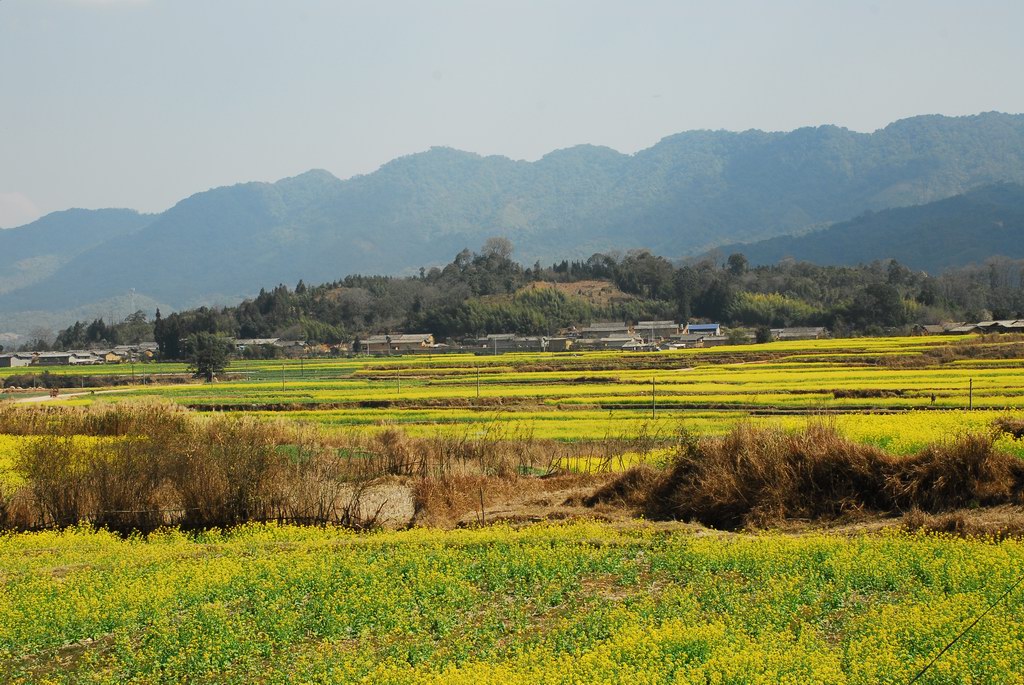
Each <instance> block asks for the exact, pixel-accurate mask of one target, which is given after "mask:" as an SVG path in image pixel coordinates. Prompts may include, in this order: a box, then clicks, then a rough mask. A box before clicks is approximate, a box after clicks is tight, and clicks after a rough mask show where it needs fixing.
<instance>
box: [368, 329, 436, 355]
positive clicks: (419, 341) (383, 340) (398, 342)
mask: <svg viewBox="0 0 1024 685" xmlns="http://www.w3.org/2000/svg"><path fill="white" fill-rule="evenodd" d="M433 346H434V336H433V335H431V334H430V333H395V334H393V335H372V336H370V337H369V338H367V339H366V340H364V341H362V343H361V348H362V349H360V350H359V351H360V352H366V353H368V354H390V353H392V352H422V351H425V350H429V349H430V348H432V347H433Z"/></svg>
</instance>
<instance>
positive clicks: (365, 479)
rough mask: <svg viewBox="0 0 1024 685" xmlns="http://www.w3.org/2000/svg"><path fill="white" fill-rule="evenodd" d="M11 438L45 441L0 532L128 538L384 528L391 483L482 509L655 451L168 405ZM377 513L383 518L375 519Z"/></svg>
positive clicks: (46, 413) (9, 417)
mask: <svg viewBox="0 0 1024 685" xmlns="http://www.w3.org/2000/svg"><path fill="white" fill-rule="evenodd" d="M0 434H8V435H20V436H35V437H33V439H31V440H29V441H26V444H25V446H24V447H23V448H22V451H21V452H20V454H19V456H18V458H17V463H16V464H15V471H16V473H17V476H18V477H19V479H20V480H21V481H23V483H24V484H23V485H21V486H20V487H18V488H17V489H15V490H13V491H11V490H10V489H8V491H7V492H6V493H5V492H0V527H7V528H21V529H25V528H40V527H49V526H64V525H71V524H75V523H78V522H81V521H88V522H91V523H93V524H96V525H100V526H106V527H108V528H110V529H113V530H121V531H126V530H142V531H146V530H152V529H154V528H157V527H159V526H164V525H180V526H183V527H187V528H204V527H211V526H229V525H235V524H238V523H242V522H246V521H254V520H288V521H297V522H309V523H325V522H333V523H342V524H348V525H356V526H360V525H362V526H365V525H372V524H373V523H374V522H375V519H376V517H377V516H378V515H381V514H385V515H386V514H387V512H386V511H382V509H381V508H380V507H384V508H388V509H392V508H394V506H396V504H397V503H396V502H395V501H391V502H385V501H384V499H386V497H382V496H381V495H380V493H379V492H377V490H379V489H380V488H379V481H380V480H381V479H382V478H387V477H398V478H399V480H401V481H402V484H403V487H404V491H401V492H400V491H399V490H397V489H395V488H394V487H392V488H391V490H390V491H389V492H390V493H391V495H390V496H391V497H392V500H395V499H402V498H405V499H407V500H408V507H407V509H409V510H411V511H410V512H408V513H409V516H411V515H412V514H413V513H415V511H414V507H419V508H424V507H427V506H435V507H442V508H452V509H453V510H454V509H457V508H460V507H461V508H465V506H466V505H465V502H463V500H466V499H467V497H470V496H472V497H474V498H475V497H476V494H477V493H476V490H477V488H480V487H482V486H481V485H480V483H481V482H483V481H481V479H485V480H487V482H488V483H490V485H488V489H489V490H493V489H494V487H496V486H494V483H495V482H498V481H515V480H516V479H518V478H519V477H520V476H523V475H538V474H545V473H551V472H554V471H557V470H559V469H560V468H562V467H563V465H564V464H566V463H570V464H571V463H573V462H574V461H575V462H577V463H584V464H586V465H587V468H588V469H590V468H594V469H605V470H607V469H611V468H613V466H614V463H613V462H614V453H615V452H619V453H621V452H624V451H628V450H630V449H636V448H637V446H638V445H640V446H643V445H646V443H647V442H649V441H650V440H651V438H650V437H644V438H642V439H638V440H627V441H623V440H618V441H614V440H613V441H603V442H602V443H585V444H584V443H569V444H567V443H556V442H554V441H549V440H538V439H535V438H534V436H533V434H532V431H530V430H529V429H526V428H521V427H515V426H514V425H513V424H506V423H504V422H502V421H501V420H500V419H499V420H495V421H492V422H491V423H489V424H488V425H487V426H486V427H485V428H484V429H482V430H480V429H463V430H452V431H449V432H439V433H436V434H434V435H431V436H430V437H423V438H413V437H410V436H409V435H408V434H406V433H405V432H404V431H402V430H401V429H400V428H398V427H394V426H392V427H384V428H383V430H378V431H376V432H373V433H367V432H365V431H326V430H323V429H321V428H319V427H316V426H310V425H303V424H299V423H295V422H286V421H267V420H260V419H256V418H253V417H251V416H246V415H244V414H242V415H238V414H224V413H217V412H209V413H196V412H192V411H189V410H186V409H183V408H180V407H177V406H175V405H173V404H169V403H162V402H140V403H121V404H116V405H94V406H92V407H88V408H66V407H64V408H57V407H24V406H15V405H0ZM620 443H621V444H620ZM613 448H614V449H613ZM581 455H588V456H586V457H583V456H581ZM592 455H600V456H599V459H597V461H596V462H595V461H594V459H593V456H592ZM374 489H376V490H374ZM463 491H466V492H470V491H472V493H471V495H467V494H466V492H463ZM403 492H404V494H403ZM413 498H415V500H414V499H413ZM366 501H372V502H375V503H376V504H374V505H373V507H371V508H370V509H369V510H367V504H366ZM401 506H405V504H402V505H401ZM403 515H404V514H403Z"/></svg>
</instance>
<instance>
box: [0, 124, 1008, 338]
mask: <svg viewBox="0 0 1024 685" xmlns="http://www.w3.org/2000/svg"><path fill="white" fill-rule="evenodd" d="M1001 181H1009V182H1015V183H1024V115H1009V114H998V113H988V114H981V115H977V116H971V117H956V118H949V117H941V116H922V117H914V118H911V119H906V120H902V121H898V122H896V123H894V124H891V125H889V126H887V127H886V128H884V129H881V130H879V131H876V132H874V133H870V134H866V133H856V132H852V131H849V130H846V129H842V128H837V127H834V126H822V127H818V128H805V129H799V130H796V131H792V132H789V133H766V132H762V131H745V132H742V133H731V132H725V131H693V132H688V133H681V134H678V135H674V136H670V137H668V138H665V139H664V140H662V141H661V142H659V143H658V144H657V145H655V146H653V147H651V148H650V149H647V150H643V151H641V152H638V153H637V154H635V155H624V154H620V153H618V152H615V151H614V150H610V149H608V148H602V147H594V146H579V147H574V148H570V149H567V150H559V151H556V152H552V153H550V154H548V155H546V156H545V157H544V158H542V159H540V160H538V161H536V162H523V161H513V160H510V159H507V158H504V157H481V156H479V155H475V154H471V153H468V152H459V151H456V150H451V149H444V148H435V149H432V150H430V151H428V152H424V153H421V154H415V155H410V156H408V157H403V158H400V159H396V160H394V161H392V162H390V163H388V164H385V165H384V166H383V167H381V168H380V169H379V170H377V171H376V172H374V173H372V174H368V175H365V176H358V177H355V178H352V179H349V180H346V181H340V180H338V179H336V178H335V177H333V176H331V175H330V174H329V173H327V172H324V171H311V172H308V173H306V174H302V175H300V176H297V177H294V178H289V179H285V180H282V181H279V182H277V183H246V184H242V185H237V186H232V187H226V188H217V189H214V190H210V191H207V192H204V193H199V194H197V195H194V196H192V197H190V198H187V199H185V200H182V201H181V202H179V203H178V204H177V205H176V206H175V207H173V208H171V209H169V210H167V211H166V212H164V213H162V214H160V215H157V216H153V217H143V216H140V215H130V214H126V215H125V216H124V222H125V223H124V224H120V223H118V222H115V221H113V220H112V221H110V222H106V223H103V225H102V226H93V227H92V228H89V229H88V230H84V229H83V230H82V231H81V232H82V233H83V236H84V235H85V234H88V236H89V237H88V239H84V240H83V241H82V242H80V243H79V242H76V243H75V247H74V248H73V249H72V250H67V251H62V250H64V248H62V247H56V246H55V247H53V248H52V249H53V250H55V252H40V251H39V250H37V251H36V252H35V253H31V254H30V255H29V257H27V258H28V259H38V260H41V261H40V262H39V263H40V264H41V265H42V266H39V268H34V269H32V270H31V271H32V273H33V274H34V275H33V276H31V277H28V278H27V277H26V276H25V273H26V269H25V266H24V259H26V257H22V258H20V259H19V260H17V261H15V262H12V261H11V260H7V261H4V262H0V281H2V282H4V283H6V284H7V286H6V288H5V290H4V292H3V293H0V329H2V328H3V325H2V321H3V320H5V316H6V315H8V314H10V313H13V312H26V311H48V312H57V311H65V310H71V309H75V310H76V311H78V312H81V311H86V310H88V308H89V307H90V306H92V303H98V302H100V301H106V302H109V301H111V299H112V298H123V297H125V295H126V293H128V292H129V291H130V290H131V289H134V290H135V292H136V293H137V296H138V297H139V298H140V299H142V298H147V300H146V301H155V302H162V303H166V304H167V305H169V306H173V307H183V306H192V305H196V304H202V303H218V302H236V301H237V300H238V299H240V298H241V297H243V296H248V295H252V294H254V293H255V292H256V291H257V290H258V289H259V288H260V287H262V286H268V285H273V284H275V283H277V282H284V283H295V282H296V281H298V280H299V279H300V278H302V279H305V280H306V281H307V282H320V281H330V280H333V279H336V278H339V277H341V276H343V275H345V274H349V273H392V274H393V273H402V272H409V271H411V270H414V269H415V268H417V267H420V266H430V265H432V264H439V263H445V262H447V261H448V260H450V259H451V257H452V256H453V255H454V254H455V253H456V252H457V251H458V250H460V249H462V248H464V247H470V248H476V247H478V246H479V245H480V244H481V243H482V242H483V241H484V240H485V239H486V238H487V237H488V236H492V235H505V236H507V237H509V238H510V239H511V240H512V241H513V242H514V244H515V245H516V255H515V256H516V258H517V259H520V260H522V261H524V262H526V263H531V262H533V261H534V260H540V261H542V262H550V261H553V260H555V259H562V258H586V257H588V256H589V255H591V254H592V253H594V252H597V251H610V250H626V249H630V248H648V249H651V250H653V251H655V252H657V253H659V254H664V255H667V256H683V255H687V254H695V253H699V252H701V251H703V250H706V249H708V248H709V247H713V246H715V245H722V244H727V243H737V242H749V241H755V240H760V239H766V238H772V237H775V236H779V235H783V234H787V233H792V232H795V231H801V230H807V229H810V228H814V227H823V226H827V225H829V224H832V223H834V222H836V221H842V220H845V219H848V218H849V217H851V216H857V215H860V214H862V213H864V212H865V211H867V210H873V211H878V210H883V209H886V208H890V207H898V206H906V205H916V204H921V203H927V202H931V201H934V200H938V199H942V198H946V197H950V196H953V195H957V194H961V193H963V192H965V191H968V190H971V189H973V188H975V187H978V186H980V185H984V184H990V183H994V182H1001ZM75 216H76V215H75V214H73V213H72V214H67V215H65V214H58V215H50V216H49V217H46V218H45V219H42V220H40V222H36V224H32V225H29V226H26V227H23V228H20V229H14V231H15V232H21V233H23V234H32V233H34V232H36V231H37V230H38V229H39V228H40V227H42V226H50V227H51V228H50V229H48V230H52V231H54V232H55V234H56V233H60V235H76V231H77V229H76V228H74V222H72V221H71V220H72V219H74V218H75ZM69 222H70V223H69ZM58 228H59V229H60V230H59V231H58ZM122 228H123V229H124V231H122V230H121V229H122ZM129 229H130V230H129ZM8 233H10V231H3V232H0V239H2V238H3V236H5V235H7V234H8ZM129 233H130V234H131V235H130V237H126V236H127V235H128V234H129ZM40 235H41V234H40ZM39 242H40V243H41V244H45V243H50V244H51V245H55V244H59V243H61V242H62V240H61V239H52V240H51V239H48V238H45V237H40V240H39ZM30 252H31V251H30ZM2 253H3V245H2V244H0V254H2ZM25 254H29V253H25ZM32 255H34V256H32ZM47 260H49V261H47ZM19 286H20V287H19ZM102 311H103V310H102V309H99V310H97V313H102ZM0 333H3V330H0Z"/></svg>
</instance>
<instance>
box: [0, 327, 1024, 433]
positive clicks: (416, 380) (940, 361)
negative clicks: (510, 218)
mask: <svg viewBox="0 0 1024 685" xmlns="http://www.w3.org/2000/svg"><path fill="white" fill-rule="evenodd" d="M181 372H182V367H181V366H180V365H163V364H160V365H152V364H150V365H141V364H140V365H136V373H137V374H138V378H139V379H141V378H149V379H152V381H153V382H152V383H151V384H147V385H142V386H122V387H117V388H107V389H100V390H95V391H92V392H91V391H89V390H84V389H79V390H76V389H75V384H76V383H75V381H76V379H77V378H81V377H82V376H83V375H85V374H97V373H117V374H122V375H123V374H124V373H125V369H124V368H122V367H93V368H91V369H90V368H77V369H67V370H62V371H60V372H58V373H61V374H66V376H67V382H66V386H67V387H66V389H65V390H63V392H65V393H66V394H68V396H69V397H68V399H66V400H62V401H60V402H58V403H57V404H62V405H72V406H86V405H91V404H93V403H96V402H124V401H131V400H136V399H140V398H150V397H159V398H164V399H167V400H169V401H172V402H175V403H178V404H181V405H184V406H187V407H191V408H194V409H199V410H219V411H235V412H245V413H247V414H255V415H258V416H264V417H268V418H286V419H288V420H294V421H301V422H309V423H314V424H318V425H322V426H326V427H329V428H335V429H338V430H345V431H348V430H364V431H371V432H372V431H379V430H382V429H385V428H391V427H399V428H401V429H402V430H403V431H405V432H406V433H408V434H409V435H412V436H427V435H431V434H435V433H438V432H449V433H451V432H453V431H454V432H462V433H466V434H470V435H485V434H488V432H491V431H492V430H493V429H492V426H493V425H494V424H495V423H500V424H501V425H502V426H503V430H504V431H506V432H508V431H514V432H516V433H518V434H524V433H529V434H530V435H531V436H532V437H534V438H537V439H553V440H558V441H581V440H606V439H609V438H630V437H635V436H637V435H644V436H652V435H653V436H666V437H668V436H672V435H675V434H676V433H678V432H679V431H680V430H687V431H691V432H694V433H698V434H718V435H720V434H723V433H725V432H727V431H728V430H730V429H731V428H732V427H733V426H734V425H736V423H737V422H741V421H752V422H754V423H757V424H762V425H780V426H782V427H785V428H797V427H800V426H803V425H806V423H807V421H808V419H809V418H812V419H818V418H820V417H823V416H827V417H828V420H829V421H831V422H833V423H834V424H835V425H836V427H837V428H838V429H839V430H840V431H841V432H843V433H845V434H847V435H849V436H850V437H851V438H853V439H856V440H858V441H863V442H867V443H870V444H876V445H879V446H881V447H884V448H886V449H889V450H892V451H896V452H900V453H909V452H912V451H915V450H917V449H920V448H921V447H922V446H924V445H926V444H928V443H931V442H935V441H940V440H943V439H947V438H949V437H950V436H953V435H956V434H957V433H962V432H971V431H984V430H987V429H988V428H989V426H990V425H991V423H992V421H993V420H995V419H996V418H998V417H1000V416H1002V415H1005V414H1007V413H1010V414H1013V413H1019V412H1020V411H1021V410H1022V409H1024V342H1022V341H1021V340H1019V339H1015V338H1011V337H1004V338H994V339H988V340H982V341H977V340H969V341H968V340H965V339H963V338H959V337H952V338H949V337H934V338H932V337H915V338H863V339H844V340H822V341H807V342H789V343H772V344H769V345H748V346H733V347H720V348H711V349H707V350H681V351H675V352H664V353H658V354H650V353H636V354H623V353H613V352H599V353H586V354H572V353H563V354H545V355H542V354H508V355H499V356H474V355H466V354H453V355H407V356H400V357H393V358H356V359H326V360H303V361H296V360H288V361H267V362H236V363H234V364H233V365H232V366H231V368H230V373H231V378H232V380H228V381H222V382H218V383H214V384H208V385H203V384H194V383H193V384H181V383H176V384H162V383H161V378H164V377H165V374H180V373H181ZM8 375H9V374H8ZM0 377H2V374H0ZM969 408H970V411H968V409H969ZM1008 446H1009V447H1010V448H1011V449H1017V446H1016V445H1009V444H1008Z"/></svg>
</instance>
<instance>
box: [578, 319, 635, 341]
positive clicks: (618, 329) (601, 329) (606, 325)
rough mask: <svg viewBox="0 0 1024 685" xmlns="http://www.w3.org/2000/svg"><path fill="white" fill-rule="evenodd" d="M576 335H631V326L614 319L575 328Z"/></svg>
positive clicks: (596, 336)
mask: <svg viewBox="0 0 1024 685" xmlns="http://www.w3.org/2000/svg"><path fill="white" fill-rule="evenodd" d="M576 335H577V336H578V337H580V338H607V337H608V336H611V335H616V336H622V335H629V336H632V335H633V327H632V326H630V325H629V324H627V323H618V322H616V321H604V322H598V323H592V324H590V325H587V326H583V327H581V328H578V329H577V330H576Z"/></svg>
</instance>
